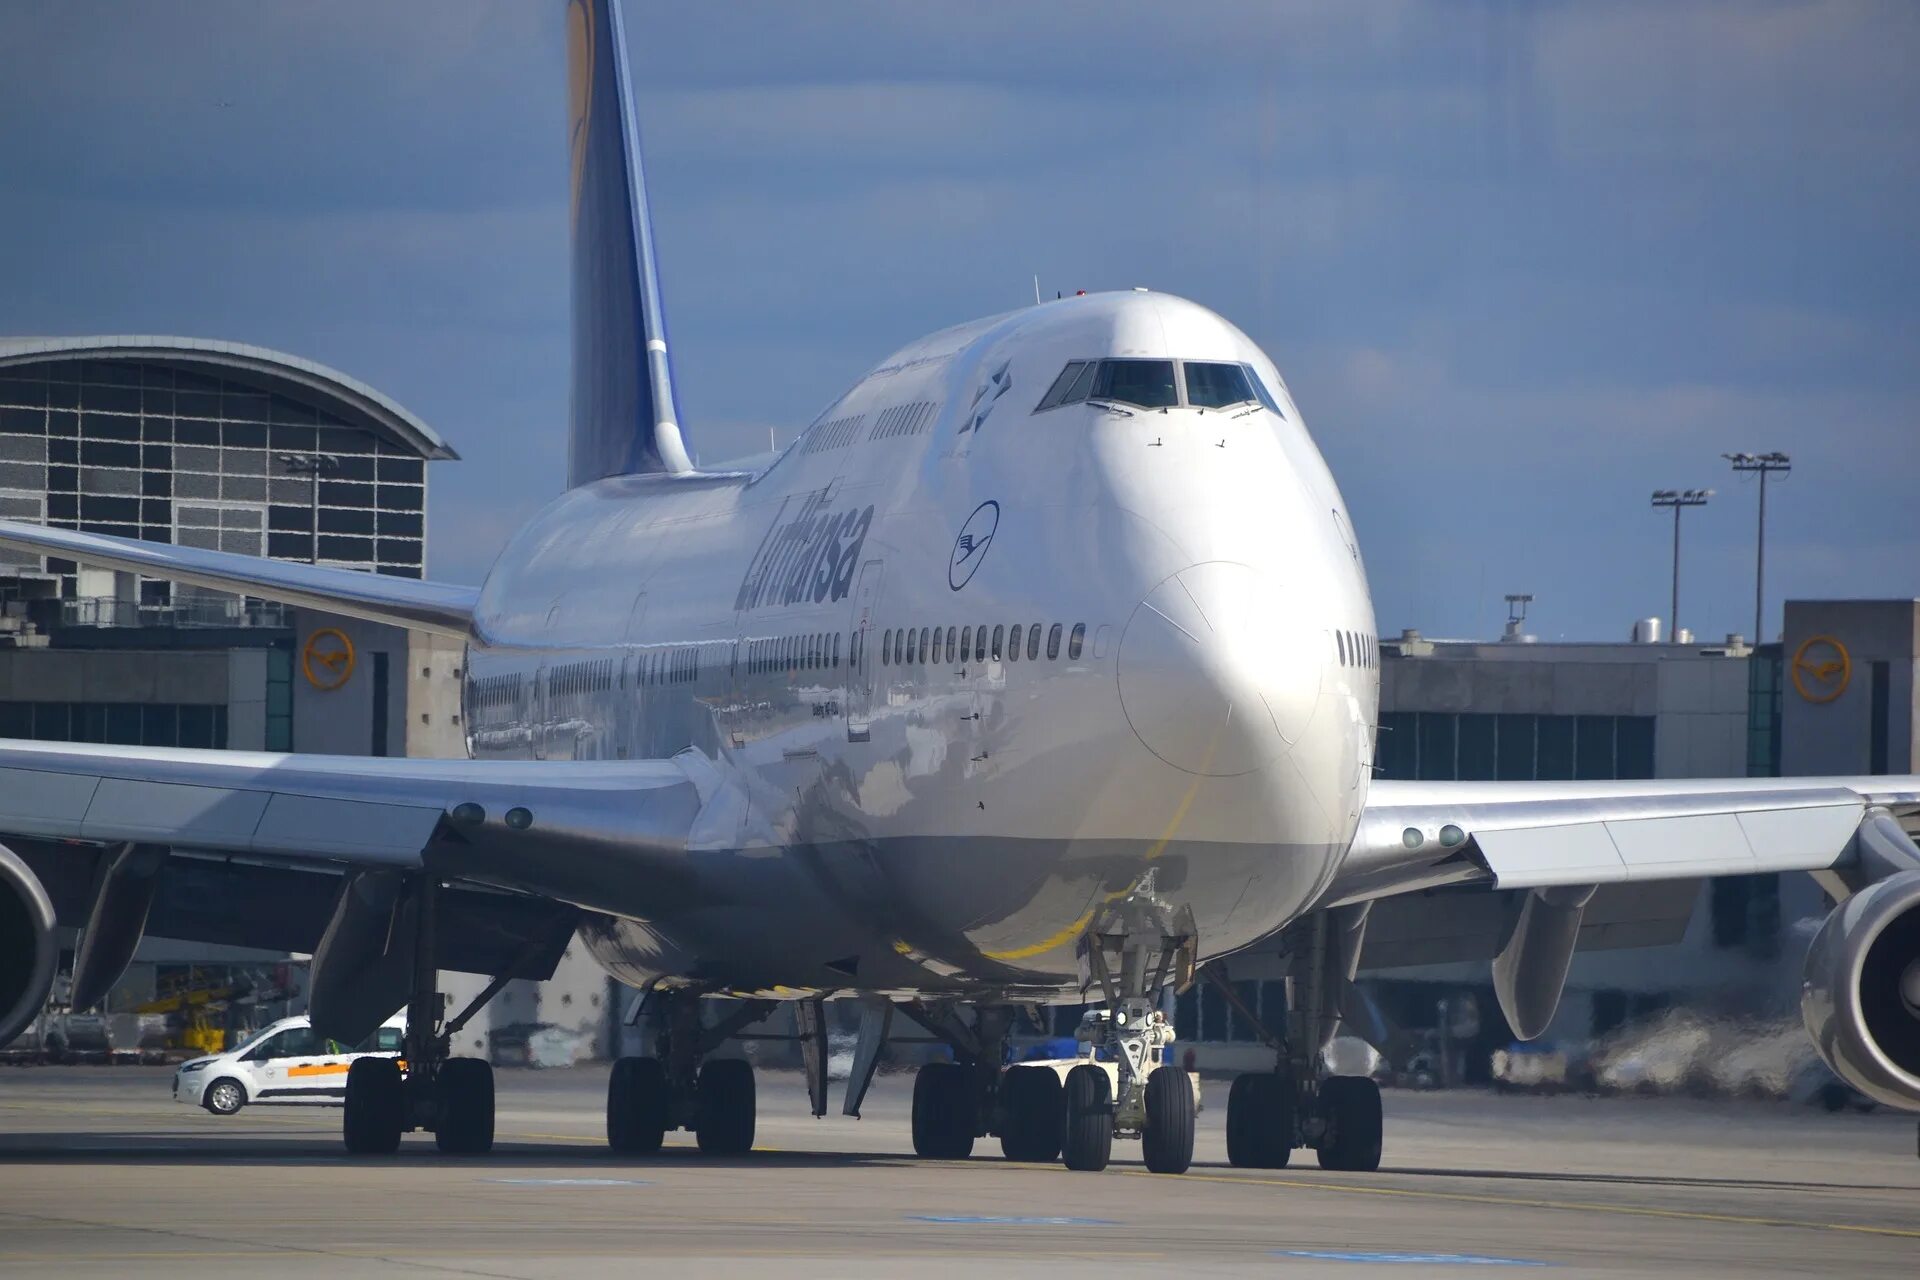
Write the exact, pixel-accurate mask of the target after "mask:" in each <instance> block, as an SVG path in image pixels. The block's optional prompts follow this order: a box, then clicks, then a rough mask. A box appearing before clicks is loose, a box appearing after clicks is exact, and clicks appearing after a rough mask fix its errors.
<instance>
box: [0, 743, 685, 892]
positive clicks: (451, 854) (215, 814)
mask: <svg viewBox="0 0 1920 1280" xmlns="http://www.w3.org/2000/svg"><path fill="white" fill-rule="evenodd" d="M696 776H698V775H697V774H695V773H691V772H690V771H689V768H687V767H683V766H682V765H681V764H679V763H676V762H675V761H672V760H642V761H624V760H623V761H604V762H592V761H571V760H568V761H544V760H498V761H496V760H415V759H404V758H402V759H396V758H390V757H375V756H321V755H281V754H275V753H270V752H259V751H211V750H196V749H192V748H185V747H124V746H100V745H94V744H90V743H55V742H18V741H6V740H0V839H4V838H5V837H6V836H29V837H35V838H39V839H56V840H78V841H84V842H87V843H89V844H114V843H119V842H126V841H131V842H136V843H146V844H161V845H168V846H179V847H184V848H190V849H196V850H204V851H212V852H220V853H228V854H241V855H252V856H254V857H260V858H270V859H274V860H277V861H284V862H290V863H306V862H326V863H338V864H344V865H352V866H373V867H395V868H415V867H420V866H423V865H426V861H427V859H428V858H429V857H431V858H432V859H433V862H434V866H435V868H436V869H438V870H440V871H442V872H443V873H444V874H449V875H455V876H462V877H466V878H472V879H477V880H491V879H499V878H505V877H511V878H513V879H516V880H518V881H520V882H525V881H527V880H530V879H537V878H538V874H539V866H540V863H541V862H542V860H543V859H546V858H549V857H551V856H552V854H553V851H554V850H555V849H556V848H557V847H559V846H567V847H577V846H582V845H593V844H598V843H601V842H605V843H608V844H627V845H633V844H638V845H639V846H642V847H644V846H646V845H648V844H649V843H657V845H658V846H659V847H661V848H663V849H665V848H678V847H682V846H683V845H684V842H685V839H686V836H687V832H688V831H689V829H690V828H691V826H692V822H693V818H694V815H695V814H696V813H697V812H698V810H699V807H700V798H699V787H698V786H697V785H696V782H695V778H696ZM522 861H523V862H525V864H526V866H525V867H524V868H519V869H516V863H517V862H522Z"/></svg>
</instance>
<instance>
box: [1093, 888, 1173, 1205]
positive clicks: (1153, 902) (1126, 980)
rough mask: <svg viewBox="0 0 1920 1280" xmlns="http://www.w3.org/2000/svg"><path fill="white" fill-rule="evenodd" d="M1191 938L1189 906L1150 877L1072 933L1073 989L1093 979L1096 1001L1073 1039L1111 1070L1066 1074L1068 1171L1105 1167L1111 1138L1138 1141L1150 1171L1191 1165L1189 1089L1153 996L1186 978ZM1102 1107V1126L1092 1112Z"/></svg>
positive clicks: (1095, 1068)
mask: <svg viewBox="0 0 1920 1280" xmlns="http://www.w3.org/2000/svg"><path fill="white" fill-rule="evenodd" d="M1197 943H1198V936H1197V931H1196V930H1195V928H1194V924H1193V915H1192V913H1191V912H1190V911H1187V910H1185V909H1181V910H1180V911H1177V912H1176V911H1175V910H1173V909H1172V908H1171V907H1170V906H1169V905H1168V904H1167V903H1166V902H1165V901H1164V900H1163V899H1161V898H1160V897H1159V896H1158V895H1157V894H1156V893H1155V892H1154V886H1153V878H1152V876H1151V874H1149V875H1148V877H1147V878H1146V879H1145V880H1143V881H1142V882H1141V883H1140V885H1138V886H1137V887H1136V888H1135V889H1134V890H1133V891H1132V892H1130V893H1128V894H1127V895H1126V896H1125V897H1123V898H1120V899H1118V900H1117V901H1114V902H1110V903H1108V904H1106V906H1105V907H1103V908H1102V909H1101V911H1100V913H1099V915H1097V916H1096V917H1095V918H1094V920H1093V922H1092V924H1091V925H1089V927H1088V929H1087V932H1086V933H1085V934H1083V935H1081V938H1080V944H1079V962H1080V984H1081V988H1082V989H1083V990H1084V989H1087V988H1090V987H1092V986H1093V985H1094V984H1096V983H1097V984H1098V985H1099V987H1100V991H1101V994H1102V996H1104V997H1105V1002H1106V1007H1105V1008H1104V1009H1102V1010H1099V1011H1097V1012H1095V1013H1092V1014H1089V1015H1088V1016H1087V1018H1086V1020H1085V1021H1083V1022H1082V1023H1081V1024H1080V1030H1079V1032H1078V1036H1079V1038H1081V1039H1082V1040H1084V1041H1086V1042H1087V1043H1089V1044H1090V1045H1091V1046H1092V1048H1093V1049H1094V1051H1095V1056H1096V1057H1098V1056H1099V1055H1100V1053H1101V1051H1105V1053H1106V1055H1107V1056H1108V1057H1109V1058H1111V1059H1112V1061H1113V1062H1114V1063H1115V1065H1116V1066H1117V1068H1118V1071H1117V1072H1116V1078H1115V1079H1114V1080H1113V1081H1111V1082H1110V1081H1109V1079H1108V1077H1107V1073H1106V1070H1105V1068H1104V1067H1101V1066H1099V1065H1096V1064H1095V1063H1093V1062H1085V1063H1082V1064H1081V1065H1079V1066H1077V1067H1075V1068H1074V1069H1073V1070H1072V1071H1070V1072H1068V1073H1067V1124H1066V1131H1065V1134H1064V1138H1063V1142H1062V1154H1063V1156H1064V1158H1065V1160H1066V1165H1067V1167H1068V1168H1069V1169H1086V1170H1099V1169H1104V1168H1106V1166H1107V1161H1108V1159H1109V1158H1110V1157H1111V1155H1112V1152H1113V1139H1114V1138H1116V1137H1120V1138H1138V1139H1140V1153H1141V1156H1142V1158H1143V1159H1145V1161H1146V1164H1147V1168H1148V1169H1150V1170H1152V1171H1153V1172H1154V1173H1185V1172H1186V1171H1187V1166H1188V1165H1190V1164H1192V1163H1193V1129H1194V1110H1195V1107H1194V1097H1193V1086H1192V1085H1191V1084H1190V1083H1189V1081H1188V1079H1187V1073H1186V1072H1184V1071H1182V1070H1181V1069H1180V1068H1179V1067H1177V1066H1175V1065H1173V1064H1172V1063H1167V1062H1164V1061H1163V1059H1165V1057H1166V1049H1167V1046H1168V1045H1171V1044H1172V1043H1173V1026H1172V1024H1171V1023H1169V1022H1168V1021H1167V1016H1166V1014H1164V1013H1162V1012H1161V1010H1160V1008H1159V1005H1158V1003H1157V1001H1158V998H1159V993H1160V990H1161V989H1162V988H1163V987H1165V986H1166V985H1167V983H1168V981H1170V980H1172V979H1175V978H1178V979H1179V981H1180V982H1181V983H1182V984H1183V985H1184V984H1185V983H1186V982H1188V981H1191V980H1192V976H1193V958H1194V951H1195V948H1196V946H1197ZM1095 1076H1098V1077H1099V1079H1098V1081H1096V1080H1095V1078H1094V1077H1095ZM1109 1089H1110V1090H1111V1096H1110V1097H1103V1094H1105V1093H1106V1092H1107V1091H1108V1090H1109ZM1103 1111H1104V1112H1105V1114H1106V1117H1107V1123H1106V1125H1105V1129H1104V1132H1103V1131H1102V1126H1101V1125H1100V1123H1098V1121H1097V1119H1096V1117H1098V1116H1100V1115H1101V1114H1102V1112H1103Z"/></svg>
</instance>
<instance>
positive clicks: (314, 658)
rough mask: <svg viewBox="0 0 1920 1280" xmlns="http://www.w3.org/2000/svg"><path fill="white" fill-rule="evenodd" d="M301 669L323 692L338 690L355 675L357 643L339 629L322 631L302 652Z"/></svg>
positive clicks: (329, 628) (311, 639)
mask: <svg viewBox="0 0 1920 1280" xmlns="http://www.w3.org/2000/svg"><path fill="white" fill-rule="evenodd" d="M300 670H301V671H302V672H303V673H304V674H305V675H306V677H307V683H308V684H310V685H312V686H313V687H314V688H316V689H318V690H320V691H321V692H323V693H325V692H328V691H330V690H333V689H338V688H339V687H340V686H341V685H343V684H345V683H346V682H347V680H348V678H349V677H351V676H352V675H353V641H351V640H349V639H347V633H346V632H344V631H342V630H340V629H339V628H338V627H322V628H320V630H318V631H316V632H314V633H313V634H312V635H310V636H308V637H307V643H306V647H305V648H303V649H302V650H301V651H300Z"/></svg>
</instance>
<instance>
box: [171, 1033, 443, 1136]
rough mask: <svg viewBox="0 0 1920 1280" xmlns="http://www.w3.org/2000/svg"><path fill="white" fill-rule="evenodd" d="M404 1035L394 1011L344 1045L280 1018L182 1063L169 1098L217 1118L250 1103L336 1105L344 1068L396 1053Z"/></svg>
mask: <svg viewBox="0 0 1920 1280" xmlns="http://www.w3.org/2000/svg"><path fill="white" fill-rule="evenodd" d="M406 1033H407V1021H406V1017H405V1015H404V1014H396V1015H395V1016H394V1017H392V1018H389V1019H388V1020H387V1022H386V1024H385V1025H384V1026H382V1027H381V1028H380V1029H379V1030H378V1031H375V1032H374V1033H373V1034H372V1035H370V1036H368V1037H367V1038H366V1039H365V1040H363V1041H361V1042H360V1043H359V1044H358V1045H355V1046H354V1047H353V1048H351V1049H348V1048H346V1047H344V1046H342V1045H341V1044H340V1043H339V1042H338V1041H336V1040H325V1039H322V1038H321V1037H319V1036H317V1035H315V1034H314V1030H313V1025H312V1024H311V1023H309V1022H308V1021H307V1019H306V1018H305V1017H304V1016H302V1017H298V1018H282V1019H280V1021H278V1022H276V1023H273V1024H272V1025H271V1026H268V1027H265V1028H263V1029H261V1030H260V1031H257V1032H255V1033H254V1034H253V1036H252V1037H250V1038H249V1039H248V1040H247V1041H246V1042H245V1043H243V1044H242V1045H241V1046H240V1047H239V1048H237V1049H229V1050H227V1051H226V1052H225V1053H216V1054H213V1055H211V1056H209V1057H205V1058H195V1059H193V1060H192V1061H191V1062H183V1063H181V1064H180V1068H179V1070H177V1071H175V1072H174V1073H173V1099H174V1101H175V1102H187V1103H195V1104H198V1105H199V1106H203V1107H205V1108H206V1109H207V1110H209V1111H211V1112H213V1114H215V1115H217V1116H230V1115H232V1114H233V1113H234V1112H236V1111H238V1110H239V1109H240V1108H242V1107H244V1106H246V1105H248V1104H249V1103H272V1102H303V1103H321V1104H329V1103H330V1104H333V1105H335V1106H338V1105H340V1103H341V1102H342V1100H343V1099H344V1098H345V1097H346V1096H347V1070H348V1068H350V1067H352V1066H353V1063H354V1060H355V1059H357V1058H369V1057H381V1058H397V1057H399V1056H400V1049H401V1044H402V1042H403V1041H404V1040H405V1038H406Z"/></svg>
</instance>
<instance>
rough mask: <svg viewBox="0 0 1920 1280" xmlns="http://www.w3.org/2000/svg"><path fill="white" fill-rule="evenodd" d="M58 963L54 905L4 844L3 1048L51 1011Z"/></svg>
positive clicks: (0, 930)
mask: <svg viewBox="0 0 1920 1280" xmlns="http://www.w3.org/2000/svg"><path fill="white" fill-rule="evenodd" d="M59 959H60V951H59V948H58V947H56V946H55V945H54V937H53V902H52V900H51V899H49V898H48V897H47V891H46V889H45V888H44V887H43V886H42V885H41V883H40V880H39V878H38V877H36V876H35V875H34V874H33V871H32V869H31V868H29V867H28V866H27V864H26V863H24V862H22V861H20V858H19V855H17V854H15V853H14V852H13V850H11V849H9V848H7V847H6V846H5V845H0V1047H4V1046H6V1045H9V1044H12V1043H13V1038H14V1037H15V1036H17V1035H19V1034H20V1033H21V1032H22V1031H24V1030H26V1028H27V1024H28V1023H29V1022H32V1021H33V1020H34V1019H35V1018H36V1017H38V1016H39V1014H40V1011H41V1010H42V1009H44V1008H46V1007H47V994H48V993H49V992H51V991H52V990H53V974H54V969H55V967H56V965H57V964H58V962H59Z"/></svg>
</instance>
